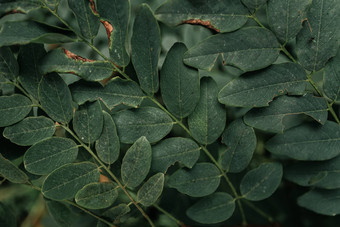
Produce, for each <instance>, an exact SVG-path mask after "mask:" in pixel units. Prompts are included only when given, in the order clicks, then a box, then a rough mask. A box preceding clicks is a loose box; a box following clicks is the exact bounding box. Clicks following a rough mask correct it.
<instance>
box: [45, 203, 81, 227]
mask: <svg viewBox="0 0 340 227" xmlns="http://www.w3.org/2000/svg"><path fill="white" fill-rule="evenodd" d="M46 207H47V210H48V213H49V215H51V217H52V219H53V220H54V221H55V222H56V223H57V224H58V225H60V226H62V227H67V226H72V225H74V224H75V223H74V213H73V212H72V210H71V209H70V207H69V206H67V205H65V204H64V203H61V202H57V201H51V200H47V201H46Z"/></svg>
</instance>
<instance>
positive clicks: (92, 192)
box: [75, 182, 118, 209]
mask: <svg viewBox="0 0 340 227" xmlns="http://www.w3.org/2000/svg"><path fill="white" fill-rule="evenodd" d="M117 197H118V192H117V185H116V184H115V183H111V182H101V183H99V182H95V183H90V184H87V185H85V186H84V187H83V188H82V189H80V190H79V191H78V192H77V194H76V196H75V201H76V203H77V204H78V205H80V206H82V207H85V208H87V209H104V208H107V207H109V206H111V205H112V204H113V203H114V201H115V200H116V199H117Z"/></svg>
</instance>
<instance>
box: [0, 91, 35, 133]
mask: <svg viewBox="0 0 340 227" xmlns="http://www.w3.org/2000/svg"><path fill="white" fill-rule="evenodd" d="M31 109H32V102H31V101H30V100H29V99H28V98H27V97H26V96H23V95H19V94H14V95H11V96H0V127H5V126H9V125H12V124H15V123H17V122H19V121H21V120H22V119H24V118H25V117H26V115H27V114H28V113H29V112H30V111H31Z"/></svg>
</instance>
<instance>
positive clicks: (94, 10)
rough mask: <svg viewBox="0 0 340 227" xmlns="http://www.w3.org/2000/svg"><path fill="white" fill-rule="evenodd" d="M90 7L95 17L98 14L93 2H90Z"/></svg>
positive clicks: (92, 0)
mask: <svg viewBox="0 0 340 227" xmlns="http://www.w3.org/2000/svg"><path fill="white" fill-rule="evenodd" d="M90 7H91V9H92V12H93V13H94V14H96V15H98V12H97V10H96V5H95V4H94V0H90Z"/></svg>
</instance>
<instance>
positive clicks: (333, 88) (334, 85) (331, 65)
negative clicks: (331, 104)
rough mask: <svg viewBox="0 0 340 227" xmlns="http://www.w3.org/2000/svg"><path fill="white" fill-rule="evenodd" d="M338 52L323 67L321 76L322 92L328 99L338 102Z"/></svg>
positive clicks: (339, 78) (339, 100)
mask: <svg viewBox="0 0 340 227" xmlns="http://www.w3.org/2000/svg"><path fill="white" fill-rule="evenodd" d="M339 61H340V50H339V51H338V54H337V55H336V56H335V57H334V58H332V59H331V60H330V61H329V62H328V63H327V64H326V66H325V70H324V75H323V91H324V92H325V94H326V95H327V97H328V98H330V99H332V100H333V101H336V102H340V66H339V64H338V63H339Z"/></svg>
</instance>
